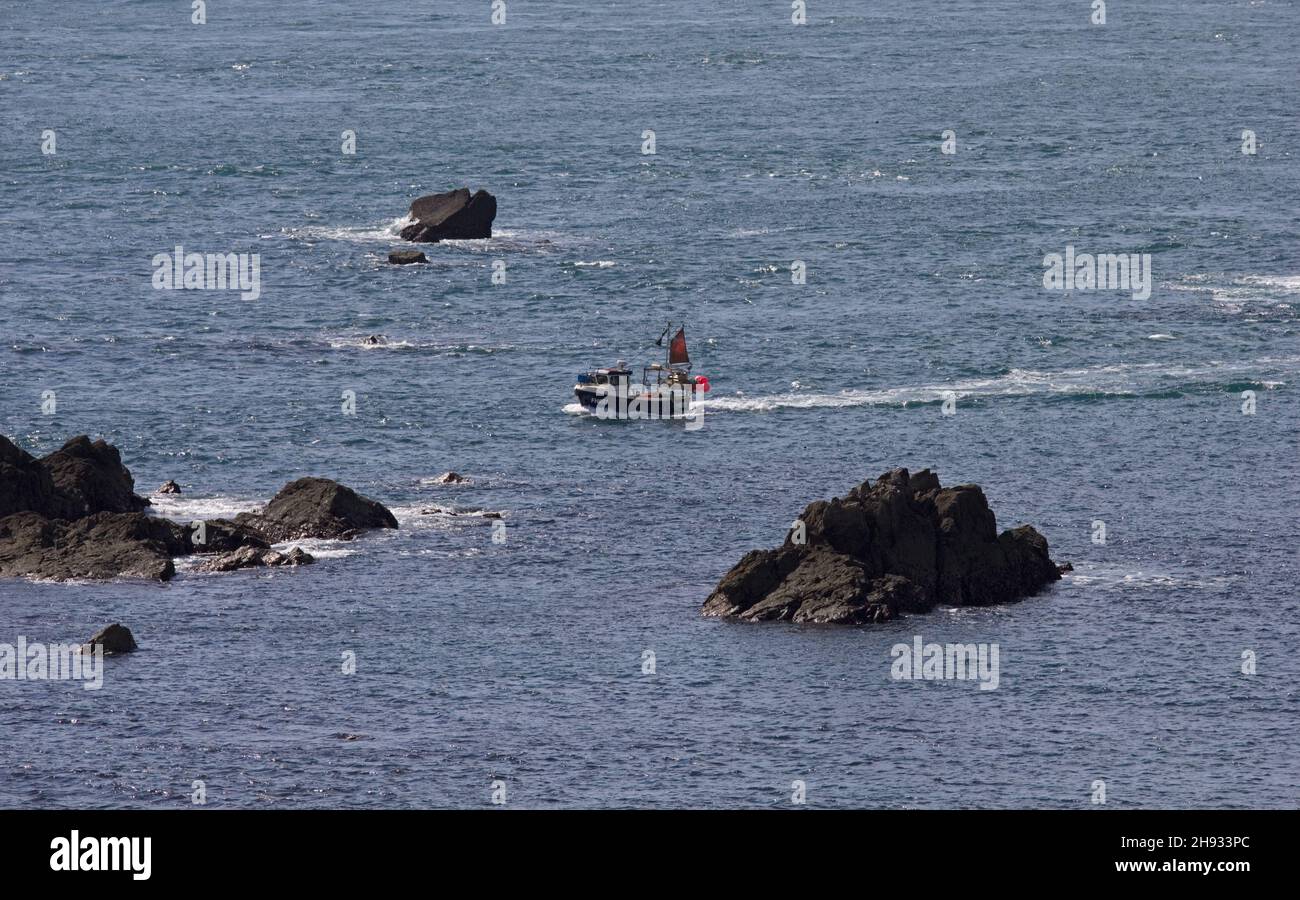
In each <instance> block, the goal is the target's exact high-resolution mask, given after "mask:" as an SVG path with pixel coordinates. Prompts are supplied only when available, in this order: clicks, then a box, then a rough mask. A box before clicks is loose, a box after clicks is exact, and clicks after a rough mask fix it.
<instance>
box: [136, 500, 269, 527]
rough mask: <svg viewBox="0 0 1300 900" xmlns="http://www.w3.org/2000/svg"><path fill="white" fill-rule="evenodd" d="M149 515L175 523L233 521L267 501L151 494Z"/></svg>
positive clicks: (259, 507)
mask: <svg viewBox="0 0 1300 900" xmlns="http://www.w3.org/2000/svg"><path fill="white" fill-rule="evenodd" d="M149 500H150V502H151V503H152V504H153V505H152V506H150V507H149V510H148V511H149V513H150V514H151V515H155V516H161V517H162V518H164V519H171V520H172V521H174V522H196V521H198V520H200V519H233V518H234V517H235V516H237V515H239V514H240V513H241V512H254V511H256V510H258V509H261V508H262V506H264V505H265V504H266V500H250V499H247V498H243V497H224V496H218V497H196V496H190V495H188V494H151V495H150V496H149Z"/></svg>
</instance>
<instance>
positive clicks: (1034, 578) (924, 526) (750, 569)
mask: <svg viewBox="0 0 1300 900" xmlns="http://www.w3.org/2000/svg"><path fill="white" fill-rule="evenodd" d="M801 531H802V534H801ZM1058 578H1060V574H1059V572H1058V570H1057V567H1056V565H1055V564H1054V563H1053V562H1052V560H1051V558H1050V557H1049V556H1048V552H1047V540H1046V539H1045V538H1044V537H1043V536H1042V535H1041V534H1039V533H1038V532H1037V531H1035V530H1034V529H1033V528H1031V527H1029V526H1028V525H1023V526H1021V527H1019V528H1014V529H1010V530H1008V531H1004V532H1002V533H1001V534H998V532H997V524H996V521H995V519H994V517H993V511H992V510H990V509H989V506H988V501H987V500H986V499H985V498H984V491H983V490H982V489H981V488H980V487H979V485H974V484H966V485H959V486H958V487H953V488H944V487H942V486H941V485H940V484H939V479H938V477H937V476H936V475H934V473H932V472H931V471H930V470H929V469H925V470H923V471H920V472H917V473H916V474H909V473H908V471H907V470H906V469H895V470H893V471H891V472H886V473H885V474H884V475H882V476H881V477H880V478H879V479H878V480H877V481H876V483H875V484H874V485H873V484H871V482H869V481H865V482H863V483H862V484H861V485H859V486H858V487H855V488H853V490H851V491H850V492H849V494H848V496H847V497H845V498H844V499H842V500H841V499H838V498H837V499H834V500H830V501H826V500H818V501H816V502H814V503H811V504H809V505H808V507H807V508H806V509H805V510H804V512H803V514H802V515H801V516H800V517H799V519H798V520H797V522H796V525H795V527H794V528H792V529H791V531H790V534H789V535H787V537H786V540H785V543H784V544H783V545H782V546H781V547H779V548H777V549H775V550H753V551H751V552H750V553H748V554H746V555H745V556H744V557H743V558H742V559H741V560H740V562H739V563H737V564H736V565H735V567H734V568H732V570H731V571H730V572H728V573H727V574H726V575H725V576H724V577H723V579H722V581H721V582H720V583H719V584H718V587H717V589H716V590H714V592H713V593H712V594H711V595H710V596H709V598H708V599H707V600H705V602H704V609H703V613H704V615H706V616H730V617H736V618H740V619H746V620H750V621H761V620H767V619H780V620H788V621H793V622H843V623H864V622H883V621H886V620H888V619H892V618H894V617H895V616H897V615H899V614H900V613H921V612H928V611H930V610H931V609H933V608H934V607H935V606H938V605H942V606H988V605H992V604H996V603H1009V602H1012V601H1014V600H1020V599H1022V598H1024V597H1027V596H1029V595H1031V594H1034V593H1036V592H1038V591H1039V590H1041V589H1042V588H1043V587H1045V586H1046V585H1048V584H1050V583H1051V582H1053V581H1056V580H1057V579H1058Z"/></svg>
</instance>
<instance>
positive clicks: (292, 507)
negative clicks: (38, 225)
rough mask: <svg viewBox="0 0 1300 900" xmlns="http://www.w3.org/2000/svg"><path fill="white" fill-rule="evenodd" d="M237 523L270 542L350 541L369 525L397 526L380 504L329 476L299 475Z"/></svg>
mask: <svg viewBox="0 0 1300 900" xmlns="http://www.w3.org/2000/svg"><path fill="white" fill-rule="evenodd" d="M235 522H236V524H239V525H243V526H246V527H248V528H252V529H253V530H255V531H257V532H260V533H261V534H264V535H266V536H267V538H268V539H269V540H270V541H271V542H272V543H279V542H280V541H297V540H302V539H303V538H341V539H343V540H351V539H352V538H354V537H356V536H357V535H358V534H360V533H361V532H362V531H364V530H366V529H369V528H396V527H397V519H395V518H394V517H393V514H392V513H391V512H389V511H388V508H387V507H385V506H384V505H383V504H382V503H379V502H378V501H376V500H371V499H370V498H369V497H363V496H361V495H360V494H358V493H357V492H356V491H354V490H352V489H351V488H349V487H345V486H343V485H341V484H339V483H338V482H337V481H331V480H330V479H328V478H299V479H298V480H297V481H291V482H289V483H288V484H286V485H285V486H284V487H283V488H282V489H281V490H280V493H278V494H276V495H275V497H273V498H272V499H271V502H270V503H268V504H267V505H266V508H265V509H263V510H262V511H261V512H260V513H240V514H239V515H238V516H236V517H235Z"/></svg>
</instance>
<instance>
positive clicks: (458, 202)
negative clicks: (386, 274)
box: [401, 188, 497, 244]
mask: <svg viewBox="0 0 1300 900" xmlns="http://www.w3.org/2000/svg"><path fill="white" fill-rule="evenodd" d="M496 216H497V198H496V197H493V196H492V195H491V194H489V193H488V192H487V191H476V192H475V193H474V194H473V196H471V195H470V192H469V188H458V189H457V190H454V191H447V192H446V193H445V194H429V195H427V196H424V197H420V198H418V199H417V200H415V202H413V203H412V204H411V218H412V219H415V222H414V223H412V224H410V225H407V226H406V227H405V228H403V229H402V232H401V235H402V240H404V241H414V242H416V243H420V244H431V243H436V242H437V241H447V240H472V239H479V238H490V237H492V221H493V220H494V219H495V218H496Z"/></svg>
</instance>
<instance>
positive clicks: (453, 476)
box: [433, 472, 469, 484]
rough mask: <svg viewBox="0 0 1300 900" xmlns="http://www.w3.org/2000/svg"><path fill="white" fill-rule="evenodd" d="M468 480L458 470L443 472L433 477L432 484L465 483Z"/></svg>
mask: <svg viewBox="0 0 1300 900" xmlns="http://www.w3.org/2000/svg"><path fill="white" fill-rule="evenodd" d="M468 482H469V479H468V478H466V477H465V476H464V475H462V474H460V473H459V472H443V473H442V474H441V475H439V476H438V477H437V478H435V479H433V483H434V484H466V483H468Z"/></svg>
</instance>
